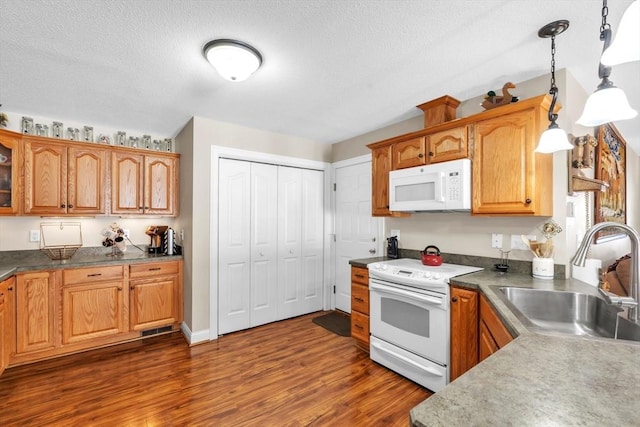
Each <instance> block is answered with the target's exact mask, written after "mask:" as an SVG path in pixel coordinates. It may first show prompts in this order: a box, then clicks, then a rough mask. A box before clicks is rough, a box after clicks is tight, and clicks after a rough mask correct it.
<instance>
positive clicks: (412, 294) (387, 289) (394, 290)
mask: <svg viewBox="0 0 640 427" xmlns="http://www.w3.org/2000/svg"><path fill="white" fill-rule="evenodd" d="M369 289H374V290H376V291H380V292H384V293H387V294H391V295H400V296H403V297H406V298H411V299H414V300H418V301H422V302H425V303H428V304H436V305H442V301H443V299H440V298H436V297H429V296H427V295H422V294H419V293H417V292H408V291H405V290H404V289H397V288H392V287H389V286H385V285H379V284H377V283H375V282H369Z"/></svg>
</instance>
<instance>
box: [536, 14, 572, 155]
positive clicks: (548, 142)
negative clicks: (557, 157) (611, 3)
mask: <svg viewBox="0 0 640 427" xmlns="http://www.w3.org/2000/svg"><path fill="white" fill-rule="evenodd" d="M567 28H569V21H567V20H565V19H561V20H559V21H554V22H551V23H549V24H547V25H545V26H544V27H542V28H540V31H538V37H540V38H549V37H551V88H550V89H549V94H550V95H551V96H552V98H551V105H549V122H550V123H549V127H548V128H547V130H545V131H544V132H543V133H542V135H541V136H540V142H538V146H537V147H536V150H535V151H536V152H537V153H553V152H556V151H562V150H572V149H573V145H571V144H570V143H569V138H568V137H567V133H566V132H565V131H564V130H562V128H561V127H560V126H558V124H557V123H556V120H558V115H557V114H556V113H555V112H554V110H555V108H556V101H557V100H558V87H557V86H556V36H557V35H558V34H562V33H563V32H564V31H565V30H566V29H567Z"/></svg>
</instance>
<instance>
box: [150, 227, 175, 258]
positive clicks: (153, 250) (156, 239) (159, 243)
mask: <svg viewBox="0 0 640 427" xmlns="http://www.w3.org/2000/svg"><path fill="white" fill-rule="evenodd" d="M168 229H169V226H167V225H150V226H149V227H147V231H145V234H146V235H147V236H149V237H150V238H151V243H150V244H149V249H148V250H147V251H148V252H149V253H150V254H162V253H164V249H163V240H164V235H165V233H166V232H167V230H168Z"/></svg>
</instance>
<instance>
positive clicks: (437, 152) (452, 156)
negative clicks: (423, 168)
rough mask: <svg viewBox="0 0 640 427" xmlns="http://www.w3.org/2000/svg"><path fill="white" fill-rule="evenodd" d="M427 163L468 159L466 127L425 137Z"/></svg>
mask: <svg viewBox="0 0 640 427" xmlns="http://www.w3.org/2000/svg"><path fill="white" fill-rule="evenodd" d="M426 145H427V153H428V158H429V159H428V162H429V163H438V162H446V161H449V160H457V159H464V158H466V157H469V138H468V128H467V126H460V127H457V128H453V129H448V130H445V131H442V132H436V133H433V134H431V135H427V137H426Z"/></svg>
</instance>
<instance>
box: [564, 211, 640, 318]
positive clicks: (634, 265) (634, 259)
mask: <svg viewBox="0 0 640 427" xmlns="http://www.w3.org/2000/svg"><path fill="white" fill-rule="evenodd" d="M608 228H613V229H617V230H620V231H623V232H624V233H625V234H626V235H627V236H629V239H630V240H631V283H630V284H629V290H630V295H629V297H630V298H622V299H614V300H613V301H611V299H609V300H608V302H609V303H614V304H619V305H622V306H626V307H628V308H629V311H628V312H627V318H628V319H629V320H630V321H632V322H636V323H638V319H639V316H638V303H640V299H639V298H640V278H639V274H638V269H639V267H640V258H639V257H640V255H639V252H638V246H640V236H638V232H637V231H635V230H634V229H633V228H631V227H629V226H628V225H626V224H619V223H617V222H600V223H598V224H595V225H594V226H593V227H591V228H590V229H588V230H587V232H586V234H585V235H584V238H583V239H582V243H580V246H579V247H578V250H577V251H576V254H575V255H574V256H573V259H572V260H571V262H572V263H573V265H576V266H582V267H583V266H584V264H585V262H586V259H587V252H588V251H589V246H591V242H592V241H593V238H594V236H595V234H596V233H597V232H598V231H602V230H605V229H608ZM604 296H605V298H610V296H607V295H604Z"/></svg>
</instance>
